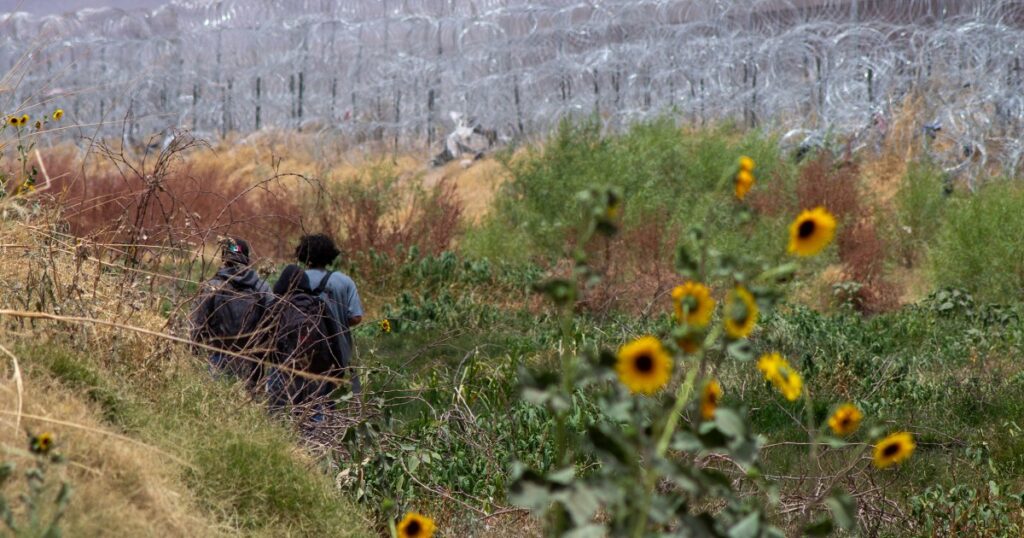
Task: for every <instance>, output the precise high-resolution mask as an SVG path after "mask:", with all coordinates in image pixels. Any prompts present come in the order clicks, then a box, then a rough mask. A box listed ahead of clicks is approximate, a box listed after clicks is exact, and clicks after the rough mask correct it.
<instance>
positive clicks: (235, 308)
mask: <svg viewBox="0 0 1024 538" xmlns="http://www.w3.org/2000/svg"><path fill="white" fill-rule="evenodd" d="M221 260H222V262H223V266H222V267H221V268H220V269H219V270H218V271H217V274H216V275H214V276H213V278H211V279H210V280H208V281H206V282H204V283H203V284H202V286H201V288H200V291H199V295H198V297H197V300H196V306H195V308H194V309H193V310H192V313H191V316H190V322H191V337H192V341H193V342H197V343H201V344H205V345H207V346H211V347H215V348H217V349H222V350H225V351H229V352H234V353H238V354H243V355H257V357H254V358H259V357H258V355H259V354H260V353H259V350H258V349H257V347H258V344H259V342H260V338H259V336H258V331H259V327H260V323H261V321H262V320H263V316H264V314H265V313H266V310H267V308H269V307H270V305H271V301H272V300H273V297H272V296H271V294H270V287H269V286H268V285H267V283H266V282H264V281H263V280H262V279H261V278H260V277H259V275H257V274H256V271H253V270H252V268H251V267H250V260H249V243H247V242H246V241H245V240H243V239H239V238H237V237H231V238H227V239H225V240H223V241H221ZM209 362H210V371H211V372H213V373H229V374H232V375H235V376H237V377H239V378H241V379H243V380H245V381H246V382H247V383H248V384H250V385H252V384H254V383H255V382H256V380H257V378H258V377H259V374H260V368H259V367H258V366H259V365H258V363H256V362H253V361H248V360H245V359H243V358H240V357H236V356H232V355H231V354H228V353H221V352H217V351H215V352H213V353H211V354H210V355H209Z"/></svg>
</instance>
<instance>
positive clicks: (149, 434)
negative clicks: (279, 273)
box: [0, 225, 372, 536]
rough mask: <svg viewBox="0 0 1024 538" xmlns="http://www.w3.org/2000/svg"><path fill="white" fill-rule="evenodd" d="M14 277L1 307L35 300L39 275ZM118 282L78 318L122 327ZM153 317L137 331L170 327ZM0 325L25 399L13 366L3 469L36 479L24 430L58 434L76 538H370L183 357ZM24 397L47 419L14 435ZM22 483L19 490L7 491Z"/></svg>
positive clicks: (274, 428)
mask: <svg viewBox="0 0 1024 538" xmlns="http://www.w3.org/2000/svg"><path fill="white" fill-rule="evenodd" d="M3 232H4V233H2V234H0V236H2V237H3V239H0V242H2V243H18V242H20V243H32V244H38V243H36V241H38V237H37V236H34V235H33V234H28V233H25V230H24V229H22V228H20V227H16V226H15V227H12V226H10V225H7V226H6V227H5V228H4V229H3ZM39 248H40V249H42V248H43V247H42V246H39ZM34 254H36V252H35V251H30V252H29V253H28V256H27V259H32V258H33V257H34ZM12 258H13V257H8V258H7V261H8V262H12V261H14V260H13V259H12ZM66 262H67V260H63V259H61V256H60V255H59V254H58V255H57V258H56V260H55V261H54V262H53V263H54V265H55V267H56V268H57V269H59V270H67V271H68V273H65V275H64V276H65V277H66V276H67V275H68V274H70V272H71V271H72V270H71V268H70V267H68V266H67V265H64V263H66ZM4 266H5V267H3V275H4V282H3V285H4V288H5V289H8V290H12V293H11V294H8V295H7V297H6V300H5V301H4V303H5V304H4V307H6V308H12V307H18V306H20V305H19V304H18V303H19V302H21V301H20V299H22V297H21V296H20V294H22V293H23V294H25V297H27V296H28V294H29V293H31V292H30V291H28V289H31V286H27V287H26V284H27V283H28V282H30V281H31V278H30V277H29V273H28V271H29V270H30V269H29V268H28V267H24V266H22V267H18V266H17V265H16V264H14V263H5V264H4ZM48 269H49V268H47V269H42V272H43V274H47V273H49V271H48ZM31 270H34V271H36V272H37V274H38V272H39V271H40V270H41V269H40V267H39V266H35V267H34V268H33V269H31ZM84 270H85V271H88V266H86V267H85V268H84ZM115 277H116V275H112V276H109V277H107V276H104V277H101V280H102V281H103V284H100V285H99V286H97V287H96V288H95V289H96V290H97V291H96V294H97V296H96V297H92V298H86V300H85V301H83V303H82V305H83V306H80V307H81V308H86V309H88V308H89V307H90V306H93V305H95V306H96V307H97V308H98V310H97V311H95V312H93V314H94V315H95V317H102V318H106V317H108V315H109V317H114V318H115V319H116V315H115V314H114V313H113V312H109V313H108V312H106V310H107V309H109V310H113V309H114V308H115V307H114V306H113V305H112V304H111V303H110V302H109V301H110V299H111V297H110V295H108V293H109V292H110V290H111V288H109V287H107V284H111V282H107V281H108V280H113V279H114V278H115ZM89 280H90V282H91V279H89ZM19 284H20V285H19ZM57 296H58V297H59V296H60V293H59V292H58V294H57ZM90 299H91V300H90ZM129 301H130V300H129ZM66 308H67V309H68V310H71V309H73V308H76V307H75V306H73V305H70V304H69V305H66ZM145 313H146V315H144V316H141V317H140V316H136V317H135V320H134V321H133V322H131V323H132V324H135V325H143V326H149V327H150V328H159V327H158V325H159V323H160V318H159V317H158V316H156V315H155V314H153V313H149V312H145ZM122 315H123V313H122ZM3 323H4V324H3V325H2V332H0V335H2V336H0V343H2V344H3V345H5V346H7V347H8V348H10V349H11V350H12V352H13V354H14V355H15V356H16V357H17V363H18V365H19V366H20V371H21V381H22V388H21V390H20V391H19V389H18V387H17V384H16V383H15V379H14V376H13V373H14V372H13V362H12V361H11V360H9V358H7V357H5V358H4V360H3V362H2V364H3V366H2V367H0V374H2V375H3V381H2V382H0V402H2V403H0V412H2V413H3V415H2V416H0V447H2V448H3V453H4V455H3V456H2V459H3V460H5V461H11V460H13V461H14V462H15V463H16V464H17V465H18V467H19V468H26V467H27V466H29V465H30V463H31V460H30V458H28V457H27V455H26V454H25V453H24V452H23V450H24V447H25V446H26V443H25V431H30V432H34V433H38V432H41V431H52V432H54V434H55V435H56V438H57V440H58V450H59V451H60V452H61V453H63V454H64V455H65V456H66V457H67V459H68V462H69V464H68V465H67V466H66V467H65V468H64V469H63V471H62V472H63V473H64V476H66V478H67V479H68V480H69V481H70V482H71V484H72V486H73V488H74V490H73V495H74V497H73V501H72V503H71V505H70V508H69V512H68V514H67V515H66V517H65V525H64V527H65V529H64V530H65V535H66V536H100V535H103V536H209V535H221V534H224V535H237V534H244V535H252V536H310V535H322V536H365V535H370V534H371V533H370V532H369V530H368V529H370V528H372V523H371V522H370V521H369V519H368V517H367V515H366V514H365V513H364V511H363V510H362V509H361V508H360V507H358V506H356V505H355V504H354V503H353V502H351V501H350V500H348V499H347V498H345V497H344V496H343V495H341V494H339V493H338V491H337V490H336V489H335V487H334V485H333V483H332V480H330V478H329V477H328V476H327V474H326V473H324V472H323V471H322V470H321V469H319V468H318V467H317V465H316V463H315V462H314V461H312V460H311V459H310V458H309V457H307V456H305V455H304V454H302V452H301V451H300V450H299V449H298V448H297V446H296V444H295V439H294V436H293V435H292V434H291V433H290V432H289V431H287V430H286V429H285V428H284V427H282V426H280V425H278V424H276V423H274V422H273V421H271V420H270V419H269V418H268V417H267V416H266V414H265V412H264V410H263V408H262V406H260V405H259V404H258V403H253V402H251V401H249V400H248V399H247V398H246V396H245V395H244V394H243V392H242V391H241V390H239V389H238V388H237V387H234V386H232V385H230V384H228V383H226V382H218V381H215V380H213V379H211V378H210V377H209V375H208V374H207V372H206V370H205V369H204V368H203V367H202V361H201V360H198V359H197V358H196V357H194V356H192V355H190V354H189V353H188V352H187V351H186V350H185V349H183V348H182V347H181V346H177V345H166V344H160V343H158V342H156V341H155V340H153V339H151V338H149V337H142V336H139V335H133V334H131V333H125V332H115V331H109V330H104V329H102V328H97V329H96V330H93V329H91V328H90V329H82V328H80V327H71V326H61V325H58V324H53V323H45V322H44V323H35V324H28V323H25V324H21V323H15V322H12V320H10V319H4V320H3ZM19 393H20V394H21V397H22V398H23V401H24V407H23V410H22V412H23V413H24V414H26V415H34V416H39V417H42V418H41V419H28V418H23V419H22V420H21V427H16V426H15V420H16V418H15V417H16V412H17V402H18V400H19V398H18V394H19ZM53 421H60V422H62V423H66V424H60V423H56V422H53ZM22 484H23V481H21V482H16V483H12V484H8V486H7V489H6V490H5V493H9V494H14V493H16V492H17V491H18V488H19V487H21V485H22ZM8 497H9V498H10V497H12V495H8Z"/></svg>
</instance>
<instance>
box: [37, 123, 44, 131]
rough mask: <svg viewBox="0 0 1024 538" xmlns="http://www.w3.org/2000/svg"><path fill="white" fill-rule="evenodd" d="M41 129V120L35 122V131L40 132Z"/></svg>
mask: <svg viewBox="0 0 1024 538" xmlns="http://www.w3.org/2000/svg"><path fill="white" fill-rule="evenodd" d="M42 129H43V122H42V120H36V130H37V131H41V130H42Z"/></svg>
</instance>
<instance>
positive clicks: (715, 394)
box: [700, 379, 722, 420]
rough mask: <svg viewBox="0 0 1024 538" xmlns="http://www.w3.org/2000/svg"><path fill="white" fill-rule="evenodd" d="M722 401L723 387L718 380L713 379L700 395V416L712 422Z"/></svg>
mask: <svg viewBox="0 0 1024 538" xmlns="http://www.w3.org/2000/svg"><path fill="white" fill-rule="evenodd" d="M720 401H722V385H721V384H720V383H719V382H718V380H717V379H712V380H711V381H708V382H707V384H706V385H704V390H703V391H701V393H700V416H701V418H703V419H704V420H711V419H712V418H714V417H715V409H718V402H720Z"/></svg>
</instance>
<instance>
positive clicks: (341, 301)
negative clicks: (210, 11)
mask: <svg viewBox="0 0 1024 538" xmlns="http://www.w3.org/2000/svg"><path fill="white" fill-rule="evenodd" d="M326 274H327V273H326V272H325V271H323V270H322V269H306V278H308V279H309V287H311V288H314V289H315V288H316V287H317V286H319V285H320V281H321V280H323V278H324V275H326ZM324 291H325V293H326V295H327V299H328V301H327V304H329V305H330V307H331V310H332V311H333V312H334V316H335V318H337V320H338V322H339V323H341V325H342V327H343V328H345V329H348V320H350V319H352V318H355V317H361V316H362V315H363V303H362V301H360V300H359V291H358V290H356V283H355V282H353V281H352V279H351V278H350V277H349V276H348V275H346V274H345V273H339V272H337V271H335V272H334V273H333V274H332V275H331V278H330V280H328V281H327V289H326V290H324ZM348 340H349V343H351V342H352V337H351V335H349V336H348Z"/></svg>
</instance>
